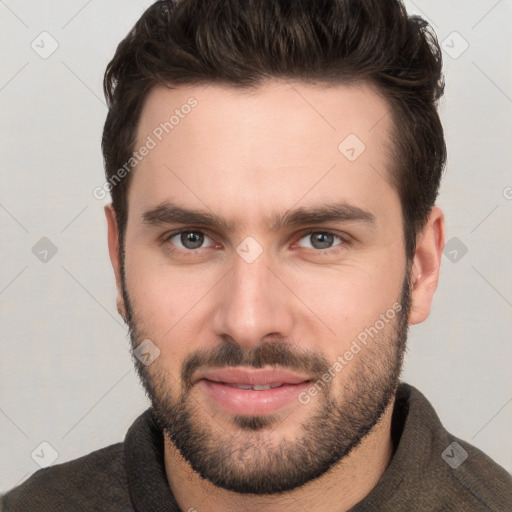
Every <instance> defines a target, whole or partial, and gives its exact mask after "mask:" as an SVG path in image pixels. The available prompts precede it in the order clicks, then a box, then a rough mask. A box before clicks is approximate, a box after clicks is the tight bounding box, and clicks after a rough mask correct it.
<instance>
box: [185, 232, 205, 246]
mask: <svg viewBox="0 0 512 512" xmlns="http://www.w3.org/2000/svg"><path fill="white" fill-rule="evenodd" d="M203 239H204V236H203V235H202V234H199V233H195V232H193V231H189V232H188V233H182V234H181V243H182V244H183V246H184V247H186V248H187V249H198V248H199V247H201V245H202V243H203Z"/></svg>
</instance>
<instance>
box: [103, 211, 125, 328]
mask: <svg viewBox="0 0 512 512" xmlns="http://www.w3.org/2000/svg"><path fill="white" fill-rule="evenodd" d="M105 216H106V217H107V226H108V252H109V254H110V261H111V263H112V268H113V269H114V275H115V278H116V287H117V297H116V303H117V311H118V313H119V314H120V315H121V316H122V317H123V320H124V321H125V322H126V309H125V305H124V298H123V287H122V279H121V259H120V256H119V229H118V226H117V219H116V212H115V210H114V207H113V206H112V203H110V204H107V205H106V206H105Z"/></svg>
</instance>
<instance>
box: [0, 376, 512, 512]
mask: <svg viewBox="0 0 512 512" xmlns="http://www.w3.org/2000/svg"><path fill="white" fill-rule="evenodd" d="M392 436H393V441H394V445H395V453H394V455H393V459H392V460H391V463H390V464H389V466H388V468H387V469H386V471H385V472H384V474H383V476H382V478H381V479H380V481H379V483H378V484H377V486H376V487H375V488H374V489H373V490H372V491H371V492H370V494H368V495H367V496H366V498H364V499H363V500H362V501H361V502H359V503H358V504H357V505H356V506H355V507H353V508H352V509H351V511H350V512H370V511H371V512H375V511H381V512H402V511H403V512H414V511H421V512H431V511H432V512H434V511H435V512H480V511H481V512H484V511H487V512H490V511H492V512H512V476H511V475H510V474H509V473H508V472H507V471H505V470H504V469H503V468H502V467H501V466H499V465H498V464H496V463H495V462H494V461H492V460H491V459H490V458H489V457H488V456H487V455H485V454H484V453H482V452H481V451H480V450H478V449H477V448H475V447H474V446H472V445H470V444H468V443H466V442H464V441H462V440H460V439H458V438H456V437H454V436H452V435H451V434H449V433H448V432H447V431H446V430H445V429H444V428H443V426H442V424H441V422H440V421H439V418H438V417H437V414H436V413H435V411H434V409H433V408H432V406H431V405H430V403H429V402H428V400H427V399H426V398H425V397H424V396H423V395H422V394H421V393H420V392H419V391H418V390H417V389H416V388H414V387H412V386H410V385H408V384H405V383H401V384H400V386H399V388H398V392H397V400H396V403H395V409H394V411H393V421H392ZM317 510H319V511H321V510H322V504H321V503H319V504H318V507H317ZM0 511H2V512H79V511H84V512H85V511H87V512H91V511H108V512H134V511H135V512H180V509H179V508H178V506H177V504H176V502H175V500H174V497H173V495H172V493H171V490H170V489H169V485H168V483H167V478H166V475H165V467H164V457H163V437H162V433H161V431H159V429H158V427H157V426H156V424H155V422H154V420H153V417H152V414H151V409H148V410H146V411H145V412H144V413H143V414H142V415H141V416H139V417H138V418H137V419H136V420H135V422H134V423H133V425H132V426H131V427H130V428H129V430H128V432H127V434H126V437H125V440H124V442H123V443H117V444H114V445H111V446H107V447H106V448H102V449H100V450H97V451H94V452H92V453H90V454H89V455H85V456H84V457H80V458H79V459H75V460H72V461H70V462H66V463H63V464H58V465H55V466H52V467H49V468H46V469H41V470H39V471H37V472H36V473H34V475H32V476H31V477H30V478H29V479H27V480H26V481H25V482H23V483H22V484H21V485H19V486H18V487H16V488H14V489H12V490H11V491H9V492H8V493H7V494H5V495H3V496H2V497H1V498H0Z"/></svg>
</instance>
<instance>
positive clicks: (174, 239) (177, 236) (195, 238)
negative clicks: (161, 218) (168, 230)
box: [166, 230, 213, 251]
mask: <svg viewBox="0 0 512 512" xmlns="http://www.w3.org/2000/svg"><path fill="white" fill-rule="evenodd" d="M205 240H209V241H210V242H213V240H212V239H211V238H210V237H209V236H208V235H205V234H204V233H203V232H202V231H195V230H188V231H180V232H179V233H173V234H170V235H169V236H168V237H166V241H168V242H170V243H171V244H173V245H176V246H177V247H178V248H180V249H182V250H186V251H193V250H196V249H202V247H201V246H202V245H203V243H204V242H205ZM180 244H181V245H180Z"/></svg>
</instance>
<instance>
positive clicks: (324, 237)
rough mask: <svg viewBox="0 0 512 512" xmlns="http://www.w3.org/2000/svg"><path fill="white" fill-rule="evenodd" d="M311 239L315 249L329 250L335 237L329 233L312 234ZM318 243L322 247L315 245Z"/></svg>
mask: <svg viewBox="0 0 512 512" xmlns="http://www.w3.org/2000/svg"><path fill="white" fill-rule="evenodd" d="M311 237H312V240H313V242H312V243H313V247H315V249H328V248H329V247H330V246H331V244H332V242H333V235H329V234H327V233H312V234H311ZM316 242H319V245H320V247H317V245H315V243H316Z"/></svg>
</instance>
